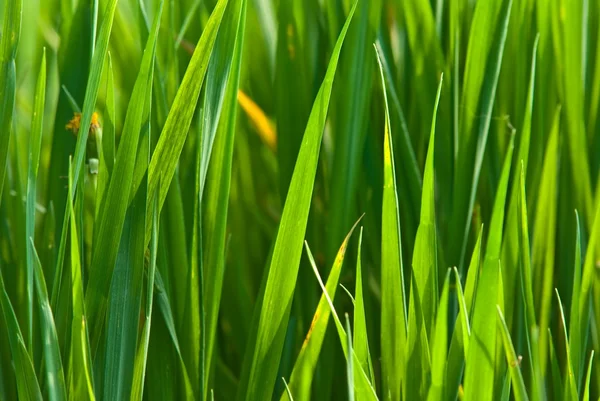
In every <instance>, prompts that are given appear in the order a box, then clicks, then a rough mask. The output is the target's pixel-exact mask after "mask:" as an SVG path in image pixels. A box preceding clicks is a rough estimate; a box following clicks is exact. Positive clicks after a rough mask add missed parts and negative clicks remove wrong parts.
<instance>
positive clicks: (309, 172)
mask: <svg viewBox="0 0 600 401" xmlns="http://www.w3.org/2000/svg"><path fill="white" fill-rule="evenodd" d="M355 9H356V2H355V3H354V5H353V6H352V9H351V11H350V14H349V15H348V18H347V19H346V23H345V24H344V27H343V28H342V31H341V33H340V36H339V37H338V41H337V42H336V46H335V48H334V51H333V54H332V56H331V60H330V61H329V66H328V68H327V73H326V74H325V79H324V80H323V84H322V85H321V89H320V90H319V93H318V94H317V97H316V99H315V101H314V104H313V110H312V111H311V115H310V117H309V119H308V123H307V126H306V130H305V132H304V138H303V140H302V145H301V147H300V153H299V154H298V160H297V162H296V167H295V169H294V174H293V175H292V180H291V183H290V190H289V191H288V197H287V199H286V205H285V206H284V209H283V214H282V217H281V222H280V223H279V230H278V233H277V239H276V241H275V246H274V248H273V256H272V257H271V264H270V267H269V273H268V278H267V282H266V287H265V292H264V300H263V302H262V309H261V313H260V319H259V321H258V333H257V338H256V346H255V348H254V356H253V358H252V367H251V369H250V380H249V384H248V386H249V387H248V390H247V391H246V399H247V400H253V399H263V398H268V397H269V396H270V394H271V392H272V387H273V384H274V382H275V374H276V366H278V365H279V359H280V357H281V349H282V346H283V340H284V334H285V326H286V325H287V320H288V317H289V312H290V307H291V301H292V295H293V293H294V287H295V279H296V276H297V271H298V266H299V263H300V256H301V252H302V242H303V238H304V233H305V231H306V223H307V220H308V212H309V208H310V201H311V195H312V192H313V191H312V189H313V185H314V179H315V175H316V170H317V161H318V158H319V150H320V148H321V139H322V135H323V130H324V129H325V119H326V117H327V109H328V107H329V98H330V97H331V88H332V85H333V77H334V75H335V71H336V67H337V62H338V59H339V56H340V51H341V48H342V44H343V43H344V39H345V37H346V32H347V31H348V26H349V25H350V21H351V20H352V16H353V14H354V10H355ZM288 200H289V202H288ZM287 266H291V267H289V268H286V267H287ZM286 276H287V277H288V279H285V278H284V277H286Z"/></svg>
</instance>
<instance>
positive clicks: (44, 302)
mask: <svg viewBox="0 0 600 401" xmlns="http://www.w3.org/2000/svg"><path fill="white" fill-rule="evenodd" d="M30 244H31V247H32V249H33V252H34V255H33V257H34V261H33V263H34V277H35V288H36V294H37V298H38V305H39V308H40V311H39V316H40V328H41V331H42V339H43V341H42V342H43V347H44V349H43V353H44V364H45V369H46V386H47V388H48V398H49V399H50V400H51V401H59V400H64V401H66V400H67V391H66V387H65V374H64V370H63V365H62V359H61V356H60V349H59V344H58V337H57V335H56V327H55V325H54V316H53V315H52V309H51V308H50V301H49V300H48V290H47V287H46V280H45V279H44V272H43V270H42V264H41V263H40V259H39V258H38V255H37V251H36V250H35V247H34V245H33V240H31V241H30Z"/></svg>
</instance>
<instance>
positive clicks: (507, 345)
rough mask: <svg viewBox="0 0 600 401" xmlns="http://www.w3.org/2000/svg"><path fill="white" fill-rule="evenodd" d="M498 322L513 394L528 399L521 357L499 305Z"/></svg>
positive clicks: (522, 400)
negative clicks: (518, 354)
mask: <svg viewBox="0 0 600 401" xmlns="http://www.w3.org/2000/svg"><path fill="white" fill-rule="evenodd" d="M496 308H497V313H498V315H497V316H498V322H499V324H500V333H501V334H502V341H503V343H504V351H505V352H506V361H507V362H508V366H509V370H510V376H511V378H512V384H513V394H514V396H515V399H516V400H517V401H527V400H529V397H528V396H527V390H526V389H525V382H524V381H523V375H522V374H521V366H520V365H521V359H520V357H518V356H517V353H516V352H515V348H514V346H513V343H512V340H511V338H510V332H509V331H508V327H507V326H506V322H505V321H504V316H503V315H502V311H501V310H500V307H499V306H497V307H496Z"/></svg>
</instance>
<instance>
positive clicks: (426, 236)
mask: <svg viewBox="0 0 600 401" xmlns="http://www.w3.org/2000/svg"><path fill="white" fill-rule="evenodd" d="M442 83H443V75H442V77H440V83H439V86H438V90H437V96H436V99H435V105H434V108H433V117H432V120H431V133H430V134H429V147H428V149H427V161H426V162H425V172H424V174H423V192H422V195H421V218H420V220H419V228H418V229H417V238H416V239H415V249H414V252H413V260H412V266H413V275H414V277H415V282H416V284H417V286H418V288H419V295H420V297H421V298H420V302H421V306H422V308H423V319H424V322H423V323H424V325H425V329H426V332H427V335H428V338H431V337H430V335H431V332H432V330H433V327H432V326H433V323H434V316H435V314H436V308H437V303H438V265H437V252H438V249H437V229H436V222H435V216H436V214H435V192H434V186H435V175H434V167H433V166H434V157H435V156H434V152H435V124H436V119H437V111H438V106H439V103H440V95H441V93H442Z"/></svg>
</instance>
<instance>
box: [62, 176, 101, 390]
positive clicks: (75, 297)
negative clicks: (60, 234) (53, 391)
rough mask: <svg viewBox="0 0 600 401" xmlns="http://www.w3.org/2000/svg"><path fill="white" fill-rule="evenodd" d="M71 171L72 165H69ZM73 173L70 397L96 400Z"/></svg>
mask: <svg viewBox="0 0 600 401" xmlns="http://www.w3.org/2000/svg"><path fill="white" fill-rule="evenodd" d="M69 171H70V172H72V168H71V167H69ZM72 180H73V175H72V173H70V174H69V188H68V198H67V203H68V209H69V213H68V216H67V219H68V221H69V222H70V223H69V226H70V232H71V234H70V253H71V255H70V256H71V260H70V265H71V302H72V308H73V321H72V324H71V343H70V349H69V351H70V352H69V370H68V384H69V391H68V393H69V400H95V399H96V398H95V394H94V384H93V382H92V372H91V368H92V364H91V353H90V345H89V334H88V329H87V327H88V325H87V323H86V316H85V298H84V294H83V278H82V266H81V257H80V251H79V250H80V247H79V236H78V230H77V218H76V215H75V208H74V207H73V201H72V199H73V190H74V188H73V181H72Z"/></svg>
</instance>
